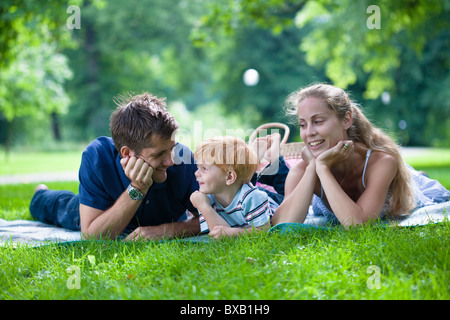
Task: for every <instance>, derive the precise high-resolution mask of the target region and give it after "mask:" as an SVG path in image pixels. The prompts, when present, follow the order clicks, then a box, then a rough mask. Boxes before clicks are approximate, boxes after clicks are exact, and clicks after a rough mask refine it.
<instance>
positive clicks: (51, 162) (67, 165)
mask: <svg viewBox="0 0 450 320" xmlns="http://www.w3.org/2000/svg"><path fill="white" fill-rule="evenodd" d="M81 153H82V150H76V151H59V152H57V151H55V152H14V151H12V152H11V153H10V154H9V155H5V153H4V152H0V160H1V161H2V165H1V166H0V175H14V174H26V173H37V172H64V171H78V169H79V168H80V163H81Z"/></svg>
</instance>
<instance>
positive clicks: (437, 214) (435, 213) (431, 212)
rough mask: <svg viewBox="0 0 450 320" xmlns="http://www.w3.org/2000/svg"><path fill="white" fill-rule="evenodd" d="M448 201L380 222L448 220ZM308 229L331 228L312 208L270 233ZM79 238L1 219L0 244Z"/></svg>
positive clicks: (402, 224) (38, 224)
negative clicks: (299, 219)
mask: <svg viewBox="0 0 450 320" xmlns="http://www.w3.org/2000/svg"><path fill="white" fill-rule="evenodd" d="M449 211H450V201H448V202H444V203H440V204H436V205H432V206H427V207H423V208H419V209H416V210H415V211H413V212H412V213H411V214H410V215H408V216H407V217H405V218H403V219H399V220H395V221H389V220H383V221H380V222H379V223H380V224H382V225H384V226H400V227H413V226H423V225H428V224H435V223H443V222H449V217H448V215H449ZM311 228H331V227H329V225H328V221H327V220H326V218H325V217H324V216H314V214H313V213H312V210H310V212H309V214H308V215H307V217H306V220H305V221H304V223H303V224H300V223H282V224H279V225H276V226H274V227H272V228H271V229H270V230H269V232H302V231H303V230H305V229H311ZM179 240H181V241H194V242H207V241H208V240H209V237H208V236H207V235H206V236H196V237H189V238H184V239H179ZM77 241H82V235H81V232H79V231H72V230H68V229H63V228H59V227H56V226H53V225H49V224H45V223H42V222H39V221H31V220H13V221H8V220H3V219H0V245H5V244H8V243H9V244H11V243H12V244H18V243H22V244H27V245H31V246H40V245H45V244H49V243H65V242H77Z"/></svg>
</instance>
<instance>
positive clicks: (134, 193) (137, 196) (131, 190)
mask: <svg viewBox="0 0 450 320" xmlns="http://www.w3.org/2000/svg"><path fill="white" fill-rule="evenodd" d="M127 192H128V195H129V196H130V198H131V200H136V201H140V200H142V199H144V195H143V194H142V192H140V191H139V190H138V189H136V188H135V187H133V186H132V185H131V183H130V184H129V185H128V188H127Z"/></svg>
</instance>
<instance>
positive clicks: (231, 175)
mask: <svg viewBox="0 0 450 320" xmlns="http://www.w3.org/2000/svg"><path fill="white" fill-rule="evenodd" d="M236 179H237V174H236V171H234V170H228V172H227V180H226V182H225V183H226V184H227V185H228V186H229V185H232V184H233V183H234V182H235V181H236Z"/></svg>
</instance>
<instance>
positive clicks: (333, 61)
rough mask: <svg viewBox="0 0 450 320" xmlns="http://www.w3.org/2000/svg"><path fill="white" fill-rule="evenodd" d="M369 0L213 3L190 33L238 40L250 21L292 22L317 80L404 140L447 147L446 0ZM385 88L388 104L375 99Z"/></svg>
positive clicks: (272, 25) (204, 39)
mask: <svg viewBox="0 0 450 320" xmlns="http://www.w3.org/2000/svg"><path fill="white" fill-rule="evenodd" d="M372 4H373V2H369V1H353V0H343V1H337V0H318V1H312V0H309V1H308V0H305V1H289V0H258V1H257V0H242V1H234V0H223V1H216V2H214V3H212V4H211V9H210V12H209V13H208V15H206V16H205V17H203V18H202V19H201V25H200V26H199V27H198V28H197V29H196V30H194V32H193V38H194V40H195V41H196V43H197V44H198V45H203V46H208V47H214V46H218V45H220V44H218V43H220V42H221V41H222V40H223V38H224V37H235V38H239V36H240V35H239V34H240V33H241V32H242V29H243V28H245V27H246V26H248V25H252V24H256V25H258V26H261V27H264V28H265V29H266V30H271V31H272V32H273V33H275V34H281V32H282V31H281V30H289V29H290V28H291V26H292V25H293V24H295V26H296V27H297V28H298V29H299V32H301V33H302V36H301V37H300V38H297V39H295V38H291V39H289V40H291V41H298V42H297V44H298V45H299V48H300V52H299V53H298V56H299V60H298V63H302V62H303V59H302V57H301V53H304V54H305V59H306V62H307V64H308V65H311V66H316V67H317V68H318V69H317V72H318V74H319V78H320V74H321V72H322V71H324V73H325V75H326V76H327V77H328V78H329V79H330V80H331V82H333V83H334V84H335V85H337V86H339V87H342V88H348V89H350V90H351V91H352V92H354V93H355V94H354V96H357V97H358V98H360V99H359V101H361V102H362V103H363V105H366V106H368V109H369V110H368V111H369V112H370V113H372V114H373V115H374V118H375V119H376V120H379V121H382V122H383V124H388V125H387V127H388V128H389V129H392V130H393V131H394V132H397V133H398V134H399V135H400V134H401V135H402V136H403V139H402V140H403V141H402V142H404V143H411V144H424V145H430V144H433V145H446V146H450V139H448V137H449V135H450V133H449V130H448V121H447V120H444V121H443V120H442V119H449V115H450V107H449V103H448V101H449V100H448V99H447V98H448V96H449V94H450V93H449V90H450V89H449V86H448V85H447V86H446V84H448V81H449V80H448V79H449V70H450V69H449V64H450V54H449V52H450V51H449V50H448V46H449V40H450V37H449V32H448V30H449V26H450V25H449V24H450V5H449V2H448V1H446V0H430V1H425V0H410V1H389V0H380V1H376V6H372ZM289 40H287V41H289ZM258 49H259V48H258ZM294 65H295V64H294ZM310 80H311V81H310V82H313V81H316V79H314V78H311V79H310ZM273 81H274V80H272V83H274V82H273ZM383 93H385V94H387V95H390V97H391V99H390V101H389V103H387V104H383V103H382V101H381V100H379V97H380V96H381V95H382V94H383ZM386 115H388V117H389V118H388V119H387V120H386ZM382 117H384V119H382ZM438 119H440V120H438ZM401 120H404V122H401V123H402V128H403V129H405V128H404V125H405V123H406V124H407V131H408V133H409V134H408V135H404V134H403V133H402V132H403V131H404V130H403V129H402V128H399V126H398V123H399V122H400V121H401ZM386 122H387V123H386Z"/></svg>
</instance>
